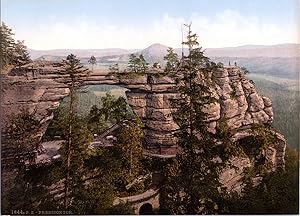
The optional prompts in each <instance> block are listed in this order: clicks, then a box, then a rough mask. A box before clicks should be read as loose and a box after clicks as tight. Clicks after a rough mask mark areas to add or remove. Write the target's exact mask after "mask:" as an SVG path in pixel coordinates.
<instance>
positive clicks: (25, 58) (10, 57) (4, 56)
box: [0, 22, 31, 69]
mask: <svg viewBox="0 0 300 216" xmlns="http://www.w3.org/2000/svg"><path fill="white" fill-rule="evenodd" d="M13 36H14V33H13V31H12V29H11V28H9V27H8V26H7V25H6V24H5V23H4V22H2V24H1V26H0V37H1V50H0V51H1V59H0V60H1V62H0V64H1V69H5V68H8V67H10V66H22V65H25V64H27V63H30V62H31V59H30V56H29V53H28V51H27V47H26V46H25V45H24V41H17V42H15V39H14V38H13Z"/></svg>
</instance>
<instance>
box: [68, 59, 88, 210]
mask: <svg viewBox="0 0 300 216" xmlns="http://www.w3.org/2000/svg"><path fill="white" fill-rule="evenodd" d="M63 64H64V66H63V72H64V73H65V74H67V75H69V80H68V81H69V89H70V104H69V122H68V133H67V134H68V136H67V143H66V179H65V201H64V205H65V209H68V206H69V189H70V188H69V187H70V173H71V156H72V151H73V146H74V126H75V125H76V119H75V106H74V105H75V92H76V90H77V89H78V88H79V87H80V85H81V83H82V82H83V81H84V77H85V76H87V72H88V69H86V68H84V67H83V65H82V64H81V63H80V60H79V59H77V58H76V56H75V55H73V54H70V55H68V56H67V58H66V60H63ZM72 158H73V157H72Z"/></svg>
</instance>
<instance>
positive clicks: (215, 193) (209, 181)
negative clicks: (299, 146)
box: [163, 25, 227, 214]
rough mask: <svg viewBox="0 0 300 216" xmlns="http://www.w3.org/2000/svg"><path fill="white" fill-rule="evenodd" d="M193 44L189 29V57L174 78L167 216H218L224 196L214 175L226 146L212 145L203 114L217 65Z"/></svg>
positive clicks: (194, 38) (166, 200)
mask: <svg viewBox="0 0 300 216" xmlns="http://www.w3.org/2000/svg"><path fill="white" fill-rule="evenodd" d="M197 38H198V36H197V35H196V34H194V33H192V31H191V29H190V25H188V33H187V40H186V41H185V42H183V44H184V45H187V46H188V50H189V53H188V55H187V56H183V59H181V62H180V64H179V66H178V68H176V71H177V72H176V73H175V74H174V76H173V77H174V79H175V81H176V84H177V92H178V93H179V94H180V97H179V98H178V99H174V100H172V107H173V108H174V110H175V111H174V112H173V113H172V116H173V119H174V121H175V122H176V123H177V124H178V126H179V129H178V130H177V131H176V132H175V136H176V137H177V138H178V143H177V144H178V146H179V147H180V152H179V153H178V154H177V156H176V158H175V159H174V162H173V163H172V164H170V165H169V166H171V167H170V168H169V169H168V170H169V172H171V173H172V174H170V175H169V174H168V173H166V176H169V178H168V177H167V179H166V182H165V186H164V188H165V190H164V193H165V194H164V195H163V196H164V200H165V203H167V204H166V205H167V208H168V209H169V210H170V211H171V213H172V214H213V213H217V212H222V207H223V206H222V205H223V203H222V200H223V199H222V195H223V192H224V190H223V189H222V185H221V184H220V182H219V175H220V173H221V171H222V169H223V168H224V166H225V164H226V161H225V158H226V157H225V155H226V154H227V151H226V148H225V144H224V145H216V144H215V143H216V142H215V139H214V135H213V134H212V133H210V132H209V131H208V128H207V124H206V122H207V121H206V119H207V118H206V113H205V112H203V108H204V107H205V106H206V105H207V104H210V103H214V102H215V101H216V99H215V98H214V97H213V96H212V92H211V85H212V83H213V81H212V80H211V76H212V73H213V72H214V70H215V69H216V68H217V65H216V64H215V63H213V62H211V61H210V60H209V58H207V57H206V56H204V54H203V51H202V49H201V47H198V45H199V43H198V41H197ZM217 158H219V159H217ZM220 161H222V162H220Z"/></svg>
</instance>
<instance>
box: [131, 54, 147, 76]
mask: <svg viewBox="0 0 300 216" xmlns="http://www.w3.org/2000/svg"><path fill="white" fill-rule="evenodd" d="M127 68H128V71H129V72H133V73H146V70H147V69H148V63H147V62H146V60H145V58H144V56H143V55H142V54H140V55H139V56H136V55H135V54H131V55H130V56H129V62H128V66H127Z"/></svg>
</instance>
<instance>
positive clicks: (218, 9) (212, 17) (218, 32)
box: [1, 0, 299, 50]
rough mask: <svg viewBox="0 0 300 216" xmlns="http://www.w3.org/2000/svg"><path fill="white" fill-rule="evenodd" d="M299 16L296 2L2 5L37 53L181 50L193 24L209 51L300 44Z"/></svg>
mask: <svg viewBox="0 0 300 216" xmlns="http://www.w3.org/2000/svg"><path fill="white" fill-rule="evenodd" d="M270 5H271V6H270ZM297 10H299V2H298V1H297V0H287V1H286V0H278V1H276V3H274V1H272V0H265V1H260V0H252V1H244V2H242V3H241V2H240V1H238V0H228V1H226V2H220V1H205V0H188V1H185V2H182V1H179V0H173V1H167V0H161V1H158V0H154V1H143V2H142V3H141V2H140V1H138V0H127V1H122V0H111V1H109V2H104V1H101V0H98V1H97V0H89V1H83V0H76V1H74V0H63V1H62V0H43V1H40V0H27V1H19V0H2V1H1V12H2V13H1V14H2V21H4V22H5V23H6V24H7V25H8V26H10V27H11V28H12V29H13V31H14V32H15V34H16V36H15V37H16V39H19V40H24V41H25V44H26V45H27V46H28V47H29V48H31V49H34V50H53V49H95V47H96V48H97V49H109V48H114V47H118V48H122V49H143V48H145V47H147V46H149V45H151V44H153V42H155V41H157V42H159V43H161V44H164V45H166V46H171V47H180V46H181V45H180V43H181V40H182V33H181V26H182V24H184V23H190V22H192V23H193V24H192V30H193V32H195V33H197V34H198V35H199V42H200V44H201V45H202V46H203V47H205V48H226V47H237V46H244V45H248V44H254V45H273V44H284V43H299V38H298V32H297V31H298V30H297V29H298V28H297V26H298V23H297V16H299V14H298V12H297ZM183 31H184V32H185V31H186V29H185V28H184V29H183Z"/></svg>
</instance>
